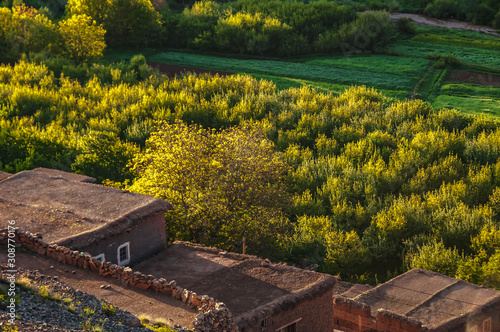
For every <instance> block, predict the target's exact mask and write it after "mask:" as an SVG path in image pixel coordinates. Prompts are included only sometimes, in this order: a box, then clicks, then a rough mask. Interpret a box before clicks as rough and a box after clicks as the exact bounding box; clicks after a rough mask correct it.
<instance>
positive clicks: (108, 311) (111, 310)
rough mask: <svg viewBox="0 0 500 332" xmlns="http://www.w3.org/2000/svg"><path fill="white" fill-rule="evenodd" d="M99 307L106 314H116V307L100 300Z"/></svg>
mask: <svg viewBox="0 0 500 332" xmlns="http://www.w3.org/2000/svg"><path fill="white" fill-rule="evenodd" d="M101 309H102V311H103V312H104V313H105V314H106V315H107V316H113V315H114V314H116V308H115V307H114V306H113V305H112V304H108V303H106V302H104V301H101Z"/></svg>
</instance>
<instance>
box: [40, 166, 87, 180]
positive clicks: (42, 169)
mask: <svg viewBox="0 0 500 332" xmlns="http://www.w3.org/2000/svg"><path fill="white" fill-rule="evenodd" d="M33 171H35V172H41V173H45V174H48V175H52V176H56V177H57V176H58V177H61V178H64V179H66V180H71V181H77V182H86V183H94V182H95V181H96V179H94V178H92V177H90V176H86V175H81V174H76V173H69V172H65V171H61V170H58V169H51V168H45V167H38V168H35V169H33Z"/></svg>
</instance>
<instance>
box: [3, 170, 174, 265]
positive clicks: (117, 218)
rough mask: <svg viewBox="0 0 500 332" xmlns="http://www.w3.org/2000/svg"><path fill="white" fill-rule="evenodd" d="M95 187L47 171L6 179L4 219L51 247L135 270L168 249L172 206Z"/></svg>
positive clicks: (75, 177) (86, 179) (89, 181)
mask: <svg viewBox="0 0 500 332" xmlns="http://www.w3.org/2000/svg"><path fill="white" fill-rule="evenodd" d="M93 181H94V179H93V178H89V177H87V176H83V175H78V174H73V173H67V172H63V171H57V170H50V169H45V168H39V169H35V170H32V171H24V172H20V173H17V174H15V175H6V173H4V174H3V180H1V181H0V214H1V215H2V217H3V219H5V220H11V219H14V220H15V221H16V227H19V228H20V229H22V230H26V231H29V232H31V233H38V234H40V235H41V236H42V237H43V239H44V241H46V242H48V243H49V244H57V245H62V246H65V247H68V248H70V249H71V250H78V251H82V252H88V253H89V254H91V255H92V256H94V257H96V258H97V259H99V260H102V261H110V262H112V263H114V264H118V265H134V264H136V263H138V262H141V261H142V260H144V259H145V258H147V257H150V256H152V255H154V254H156V253H158V252H159V251H161V250H162V249H164V248H165V246H166V235H165V218H164V214H165V212H166V211H168V210H171V209H172V208H173V206H172V205H171V204H170V203H168V202H165V201H163V200H159V199H156V198H154V197H150V196H146V195H140V194H135V193H130V192H128V191H123V190H119V189H115V188H109V187H105V186H101V185H97V184H92V182H93Z"/></svg>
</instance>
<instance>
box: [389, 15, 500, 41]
mask: <svg viewBox="0 0 500 332" xmlns="http://www.w3.org/2000/svg"><path fill="white" fill-rule="evenodd" d="M402 17H407V18H409V19H411V20H413V21H414V22H415V24H416V25H421V26H429V27H441V28H449V29H461V30H474V31H481V32H484V33H487V34H490V35H494V36H497V37H500V34H499V33H497V32H496V31H495V29H494V28H492V27H489V26H485V25H474V24H472V23H468V22H462V21H457V20H439V19H437V18H433V17H429V16H425V15H420V14H407V13H391V18H392V19H394V20H398V19H400V18H402Z"/></svg>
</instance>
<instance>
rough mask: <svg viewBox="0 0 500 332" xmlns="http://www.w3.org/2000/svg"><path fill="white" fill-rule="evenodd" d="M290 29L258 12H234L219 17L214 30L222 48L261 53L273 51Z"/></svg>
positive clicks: (278, 46) (277, 47)
mask: <svg viewBox="0 0 500 332" xmlns="http://www.w3.org/2000/svg"><path fill="white" fill-rule="evenodd" d="M290 31H291V28H290V27H289V26H288V25H286V24H283V23H282V22H280V21H279V20H278V19H275V18H274V19H273V18H271V17H264V16H263V15H262V14H260V13H257V14H247V13H236V14H234V15H230V16H228V17H227V18H224V19H220V20H219V21H218V22H217V25H216V26H215V31H214V32H215V35H216V40H217V42H218V45H219V47H220V48H221V49H222V50H230V51H239V52H240V53H249V54H260V55H263V54H264V53H268V52H271V53H275V52H276V51H275V49H279V48H280V47H281V45H280V44H281V41H282V40H285V39H286V36H287V35H288V34H289V33H290Z"/></svg>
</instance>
